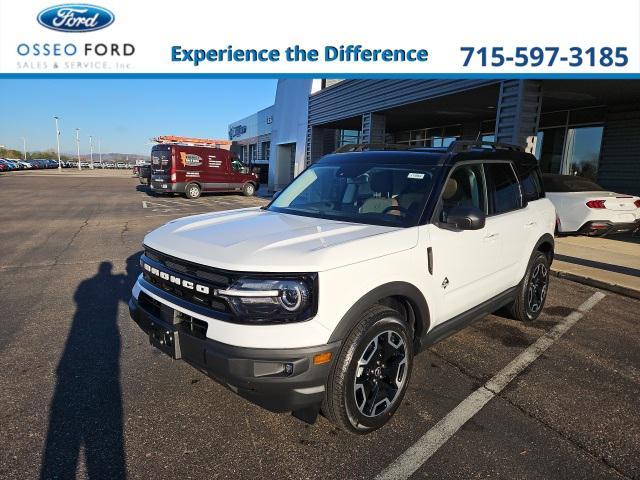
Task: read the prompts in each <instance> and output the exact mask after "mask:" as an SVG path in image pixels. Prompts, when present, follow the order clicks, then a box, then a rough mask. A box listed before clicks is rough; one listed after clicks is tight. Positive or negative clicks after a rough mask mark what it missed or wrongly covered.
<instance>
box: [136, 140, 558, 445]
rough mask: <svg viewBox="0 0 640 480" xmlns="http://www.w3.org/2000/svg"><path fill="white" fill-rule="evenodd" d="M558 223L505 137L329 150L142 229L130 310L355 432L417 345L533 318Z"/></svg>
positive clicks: (218, 373)
mask: <svg viewBox="0 0 640 480" xmlns="http://www.w3.org/2000/svg"><path fill="white" fill-rule="evenodd" d="M153 155H154V156H158V155H157V154H156V152H155V151H154V154H153ZM203 155H204V154H203ZM160 158H161V159H162V158H167V157H160ZM168 158H170V157H168ZM168 158H167V160H166V162H164V161H163V163H164V164H166V165H167V169H169V168H170V167H169V165H170V162H169V160H168ZM205 158H206V156H205ZM156 165H157V164H156ZM554 224H555V210H554V208H553V205H552V204H551V202H550V201H549V200H548V199H546V198H545V197H544V191H543V190H542V182H541V178H540V173H539V169H538V163H537V161H536V159H535V157H534V156H533V155H530V154H528V153H524V152H522V151H518V150H516V149H515V147H510V146H509V147H507V146H502V145H498V144H491V145H487V144H476V143H473V142H455V143H453V144H452V145H451V146H450V147H449V149H413V150H406V151H357V152H349V153H336V154H332V155H328V156H325V157H323V158H322V159H320V160H319V161H318V162H316V163H314V164H312V165H311V166H310V167H309V168H308V169H307V170H305V171H304V172H303V173H302V174H300V175H299V176H298V177H297V178H296V179H295V180H294V181H293V182H292V183H291V184H289V186H287V187H286V188H285V189H284V190H283V191H282V192H281V193H280V194H279V195H278V196H277V197H275V198H274V200H273V201H272V202H271V203H270V204H269V205H268V206H266V207H264V208H260V207H256V208H249V209H243V210H234V211H226V212H212V213H207V214H203V215H195V216H191V217H186V218H182V219H177V220H172V221H171V222H169V223H167V224H165V225H164V226H162V227H160V228H158V229H156V230H154V231H152V232H151V233H149V234H148V235H147V236H146V237H145V238H144V242H143V243H144V254H143V255H142V257H141V266H142V275H141V276H140V277H139V278H138V280H137V282H136V284H135V286H134V288H133V296H132V299H131V301H130V303H129V309H130V313H131V317H132V318H133V320H134V321H135V322H136V323H137V324H138V325H139V327H140V328H141V329H142V330H143V331H144V332H146V333H147V334H148V335H149V338H150V341H151V343H152V345H154V346H155V347H157V348H158V349H160V350H161V351H163V352H164V353H167V354H168V355H170V356H171V357H173V358H176V359H183V360H186V361H187V362H189V363H190V364H192V365H194V366H196V367H197V368H199V369H201V370H204V371H206V372H207V373H208V374H209V375H210V376H211V377H213V378H214V379H217V380H218V381H220V382H221V383H222V384H224V385H225V386H227V387H229V388H230V389H231V390H232V391H234V392H236V393H237V394H239V395H241V396H242V397H244V398H246V399H249V400H251V401H253V402H255V403H257V404H258V405H261V406H263V407H265V408H267V409H270V410H273V411H292V412H293V413H294V415H295V416H297V417H298V418H301V419H304V420H305V421H309V422H311V421H313V420H315V417H316V415H317V414H318V412H319V411H320V410H321V411H322V413H323V414H324V415H325V416H326V417H327V418H328V419H329V420H330V421H331V422H333V423H334V424H335V425H337V426H339V427H340V428H342V429H344V430H347V431H350V432H354V433H360V434H363V433H368V432H371V431H373V430H375V429H377V428H379V427H381V426H383V425H384V424H385V423H386V422H387V421H388V420H389V419H390V418H391V416H392V415H393V414H394V412H395V411H396V409H397V408H398V407H399V406H400V405H401V402H402V398H403V396H404V393H405V392H406V390H407V385H408V383H409V379H410V375H411V370H412V367H413V361H414V355H415V354H417V353H418V352H420V351H422V350H424V349H426V348H427V347H428V346H430V345H432V344H433V343H435V342H437V341H439V340H441V339H443V338H445V337H447V336H448V335H450V334H452V333H454V332H455V331H457V330H459V329H460V328H462V327H463V326H465V325H467V324H469V323H470V322H472V321H474V320H477V319H479V318H481V317H483V316H485V315H486V314H488V313H490V312H493V311H495V310H497V309H499V308H502V307H506V309H507V311H508V312H509V314H510V315H511V316H513V317H514V318H516V319H518V320H522V321H533V320H535V319H536V318H537V317H538V315H540V312H541V310H542V307H543V305H544V303H545V299H546V294H547V290H548V285H549V267H550V264H551V261H552V259H553V249H554V238H553V229H554ZM248 272H251V273H248Z"/></svg>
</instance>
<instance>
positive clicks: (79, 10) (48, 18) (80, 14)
mask: <svg viewBox="0 0 640 480" xmlns="http://www.w3.org/2000/svg"><path fill="white" fill-rule="evenodd" d="M115 18H116V17H115V15H113V13H111V12H110V11H109V10H107V9H106V8H102V7H98V6H96V5H88V4H84V3H68V4H64V5H56V6H55V7H49V8H45V9H44V10H42V11H41V12H40V13H39V14H38V23H40V25H42V26H43V27H47V28H50V29H51V30H57V31H59V32H93V31H94V30H100V29H101V28H105V27H108V26H109V25H111V24H112V23H113V21H114V20H115Z"/></svg>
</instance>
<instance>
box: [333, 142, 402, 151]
mask: <svg viewBox="0 0 640 480" xmlns="http://www.w3.org/2000/svg"><path fill="white" fill-rule="evenodd" d="M409 149H410V147H409V146H407V145H398V144H394V143H348V144H346V145H343V146H341V147H338V148H337V149H336V150H335V151H334V152H333V153H348V152H371V151H376V150H409Z"/></svg>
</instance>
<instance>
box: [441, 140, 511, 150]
mask: <svg viewBox="0 0 640 480" xmlns="http://www.w3.org/2000/svg"><path fill="white" fill-rule="evenodd" d="M478 149H480V150H488V149H491V150H509V151H512V152H523V151H524V149H523V148H522V147H521V146H519V145H512V144H510V143H499V142H477V141H473V140H456V141H455V142H453V143H452V144H451V145H449V149H448V150H447V152H448V153H460V152H464V151H467V150H478Z"/></svg>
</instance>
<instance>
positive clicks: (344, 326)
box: [327, 282, 430, 343]
mask: <svg viewBox="0 0 640 480" xmlns="http://www.w3.org/2000/svg"><path fill="white" fill-rule="evenodd" d="M387 297H403V298H405V299H406V300H407V301H408V302H409V303H410V305H411V308H412V310H413V312H414V315H415V337H416V339H418V338H420V337H421V336H422V335H424V334H425V333H426V332H427V331H428V330H429V326H430V316H429V306H428V305H427V300H426V299H425V298H424V295H423V294H422V292H421V291H420V290H418V288H416V287H415V286H414V285H412V284H410V283H407V282H390V283H385V284H383V285H380V286H378V287H376V288H374V289H373V290H371V291H370V292H368V293H366V294H365V295H363V296H362V297H361V298H360V299H359V300H358V301H357V302H356V303H354V304H353V306H351V308H350V309H349V310H348V311H347V313H345V314H344V316H343V317H342V318H341V319H340V321H339V322H338V325H336V327H335V328H334V329H333V333H332V334H331V337H330V338H329V341H328V342H327V343H331V342H336V341H341V340H344V339H345V338H346V337H347V336H348V335H349V332H351V330H352V329H353V327H355V325H356V324H357V323H358V322H359V321H360V319H361V318H362V314H363V313H364V312H365V311H366V310H367V309H368V308H369V307H371V306H372V305H375V304H376V303H378V302H380V300H382V299H384V298H387Z"/></svg>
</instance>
